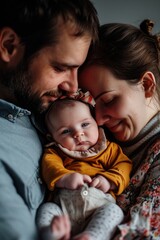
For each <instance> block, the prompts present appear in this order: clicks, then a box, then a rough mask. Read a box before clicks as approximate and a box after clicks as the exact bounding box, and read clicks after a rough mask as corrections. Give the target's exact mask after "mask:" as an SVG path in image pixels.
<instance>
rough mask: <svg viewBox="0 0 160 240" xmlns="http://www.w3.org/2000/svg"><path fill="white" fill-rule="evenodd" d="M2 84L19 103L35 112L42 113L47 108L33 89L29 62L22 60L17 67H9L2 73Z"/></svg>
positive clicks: (0, 77) (0, 74)
mask: <svg viewBox="0 0 160 240" xmlns="http://www.w3.org/2000/svg"><path fill="white" fill-rule="evenodd" d="M0 79H1V80H0V81H1V84H2V85H4V86H5V87H7V88H8V91H10V93H11V94H12V95H13V96H14V98H15V99H16V102H17V105H18V106H20V107H22V108H26V109H28V110H30V111H32V112H35V113H42V112H44V111H45V110H46V109H45V108H44V107H43V104H42V102H41V100H40V98H39V97H38V96H37V95H36V94H35V93H33V91H32V77H31V74H30V71H29V63H27V62H26V61H24V60H23V61H22V62H21V63H20V64H19V65H18V66H17V67H16V68H15V69H8V70H6V71H5V72H4V71H1V73H0Z"/></svg>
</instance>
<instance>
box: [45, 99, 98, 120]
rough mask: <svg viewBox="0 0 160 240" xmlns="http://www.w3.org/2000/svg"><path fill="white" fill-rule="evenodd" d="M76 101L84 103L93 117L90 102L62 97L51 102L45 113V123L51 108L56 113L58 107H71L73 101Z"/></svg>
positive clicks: (92, 108) (93, 112)
mask: <svg viewBox="0 0 160 240" xmlns="http://www.w3.org/2000/svg"><path fill="white" fill-rule="evenodd" d="M77 102H81V103H84V104H85V105H87V106H88V108H89V109H90V113H91V115H92V117H93V118H95V111H94V107H93V106H92V105H91V104H89V103H87V102H84V101H81V100H77V99H73V98H63V99H57V100H56V101H54V102H53V103H52V104H51V106H50V107H49V109H48V111H47V113H46V115H45V123H47V122H48V121H49V114H50V112H51V110H52V111H54V112H55V114H56V111H57V110H58V109H59V108H61V109H63V108H64V107H65V106H70V107H73V106H74V105H75V103H77Z"/></svg>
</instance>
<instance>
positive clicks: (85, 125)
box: [82, 122, 90, 128]
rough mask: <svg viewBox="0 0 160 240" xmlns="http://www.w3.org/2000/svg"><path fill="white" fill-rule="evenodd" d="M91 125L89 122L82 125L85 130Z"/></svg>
mask: <svg viewBox="0 0 160 240" xmlns="http://www.w3.org/2000/svg"><path fill="white" fill-rule="evenodd" d="M89 124H90V123H89V122H86V123H82V127H83V128H85V127H87V126H88V125H89Z"/></svg>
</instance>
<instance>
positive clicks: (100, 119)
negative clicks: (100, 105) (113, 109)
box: [96, 109, 104, 126]
mask: <svg viewBox="0 0 160 240" xmlns="http://www.w3.org/2000/svg"><path fill="white" fill-rule="evenodd" d="M96 122H97V124H98V125H99V126H102V125H103V124H104V119H103V115H102V113H101V112H100V111H98V110H97V109H96Z"/></svg>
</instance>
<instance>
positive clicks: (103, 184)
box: [90, 175, 111, 193]
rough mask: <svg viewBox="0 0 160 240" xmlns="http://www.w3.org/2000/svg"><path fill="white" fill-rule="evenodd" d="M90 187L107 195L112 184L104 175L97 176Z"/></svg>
mask: <svg viewBox="0 0 160 240" xmlns="http://www.w3.org/2000/svg"><path fill="white" fill-rule="evenodd" d="M90 187H95V188H98V189H100V190H101V191H103V192H104V193H106V192H108V191H109V189H110V187H111V185H110V182H109V181H108V180H107V179H106V178H105V177H103V176H102V175H97V176H96V177H94V178H93V179H92V182H91V183H90Z"/></svg>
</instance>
